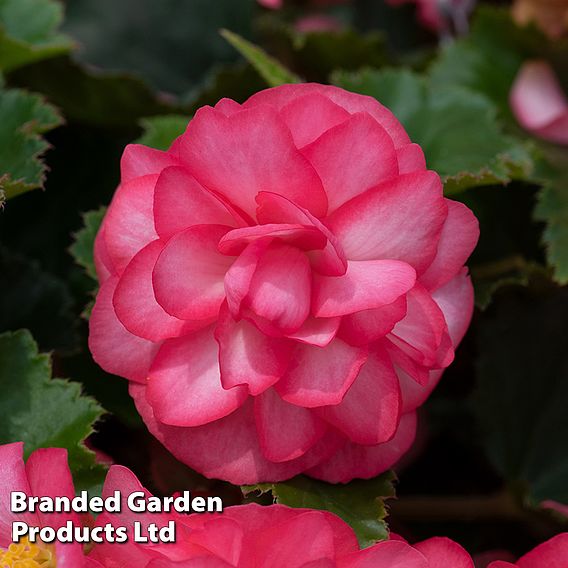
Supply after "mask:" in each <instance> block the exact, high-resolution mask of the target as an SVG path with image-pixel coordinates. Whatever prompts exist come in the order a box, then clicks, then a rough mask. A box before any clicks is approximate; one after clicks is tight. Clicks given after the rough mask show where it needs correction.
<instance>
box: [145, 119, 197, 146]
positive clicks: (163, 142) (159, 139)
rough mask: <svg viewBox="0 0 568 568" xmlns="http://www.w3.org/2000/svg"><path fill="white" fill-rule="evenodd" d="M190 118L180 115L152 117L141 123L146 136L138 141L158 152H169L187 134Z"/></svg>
mask: <svg viewBox="0 0 568 568" xmlns="http://www.w3.org/2000/svg"><path fill="white" fill-rule="evenodd" d="M188 122H189V117H188V116H184V115H180V114H165V115H163V116H152V117H150V118H144V119H142V120H141V121H140V124H141V125H142V128H144V134H143V135H142V136H141V137H140V138H138V140H137V141H136V142H137V143H138V144H144V145H145V146H150V147H151V148H156V149H157V150H167V149H168V148H169V147H170V146H171V144H172V142H173V141H174V140H175V139H176V138H177V137H178V136H180V135H182V134H183V133H184V132H185V129H186V128H187V123H188Z"/></svg>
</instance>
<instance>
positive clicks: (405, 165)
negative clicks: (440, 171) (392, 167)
mask: <svg viewBox="0 0 568 568" xmlns="http://www.w3.org/2000/svg"><path fill="white" fill-rule="evenodd" d="M396 158H397V161H398V171H399V173H400V174H410V173H412V172H419V171H423V170H425V169H426V158H425V157H424V152H423V151H422V148H421V147H420V146H419V145H418V144H406V145H405V146H401V147H400V148H398V149H397V151H396Z"/></svg>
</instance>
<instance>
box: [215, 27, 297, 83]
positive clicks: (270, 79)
mask: <svg viewBox="0 0 568 568" xmlns="http://www.w3.org/2000/svg"><path fill="white" fill-rule="evenodd" d="M221 35H222V36H223V37H224V38H225V39H226V40H227V41H228V42H229V43H230V44H231V45H232V46H233V47H234V48H235V49H236V50H237V51H238V52H239V53H240V54H241V55H242V56H243V57H244V58H245V59H246V60H247V61H248V62H249V63H250V64H251V65H252V66H253V67H254V68H255V69H256V70H257V71H258V73H259V74H260V76H261V77H262V78H263V79H264V80H265V81H266V83H267V84H268V85H269V86H270V87H278V86H279V85H284V84H286V83H301V82H302V80H301V79H300V78H299V77H298V76H297V75H295V74H294V73H292V72H291V71H288V69H286V68H285V67H284V66H283V65H282V64H281V63H280V62H279V61H277V60H276V59H274V58H273V57H271V56H270V55H268V54H267V53H266V52H265V51H264V50H262V49H261V48H260V47H258V46H256V45H254V44H253V43H251V42H250V41H247V40H246V39H243V38H242V37H240V36H239V35H237V34H235V33H233V32H230V31H229V30H222V31H221Z"/></svg>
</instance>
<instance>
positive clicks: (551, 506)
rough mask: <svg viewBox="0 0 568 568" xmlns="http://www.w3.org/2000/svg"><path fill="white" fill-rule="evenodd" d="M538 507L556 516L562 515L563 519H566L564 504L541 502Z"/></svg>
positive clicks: (566, 511) (567, 511) (567, 509)
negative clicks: (552, 512)
mask: <svg viewBox="0 0 568 568" xmlns="http://www.w3.org/2000/svg"><path fill="white" fill-rule="evenodd" d="M540 506H541V507H542V508H543V509H547V510H549V511H554V512H555V513H557V514H558V515H562V516H563V517H566V518H568V505H565V504H564V503H558V502H557V501H551V500H548V501H543V502H542V503H541V504H540Z"/></svg>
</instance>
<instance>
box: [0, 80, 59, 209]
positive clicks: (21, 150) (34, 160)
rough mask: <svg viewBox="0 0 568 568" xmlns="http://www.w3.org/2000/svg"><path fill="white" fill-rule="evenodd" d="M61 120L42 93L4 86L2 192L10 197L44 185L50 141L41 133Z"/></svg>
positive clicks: (0, 102) (0, 106) (0, 97)
mask: <svg viewBox="0 0 568 568" xmlns="http://www.w3.org/2000/svg"><path fill="white" fill-rule="evenodd" d="M61 123H62V118H61V116H60V115H59V114H58V112H57V111H56V110H55V108H54V107H52V106H51V105H48V104H47V103H46V102H45V101H44V100H43V99H42V98H41V97H40V96H38V95H32V94H29V93H26V92H24V91H19V90H6V89H3V88H2V87H1V86H0V191H3V192H4V195H5V197H6V198H8V199H9V198H11V197H14V196H15V195H19V194H20V193H24V192H26V191H29V190H31V189H35V188H38V187H42V186H43V183H44V181H45V174H46V171H47V168H46V166H45V164H44V163H43V162H42V161H41V159H40V157H41V156H42V155H43V153H44V152H45V151H46V150H47V149H48V148H49V144H48V143H47V142H46V141H45V140H44V139H43V138H42V137H41V136H40V135H41V134H43V133H45V132H47V131H49V130H51V129H53V128H55V127H56V126H59V125H60V124H61Z"/></svg>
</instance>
